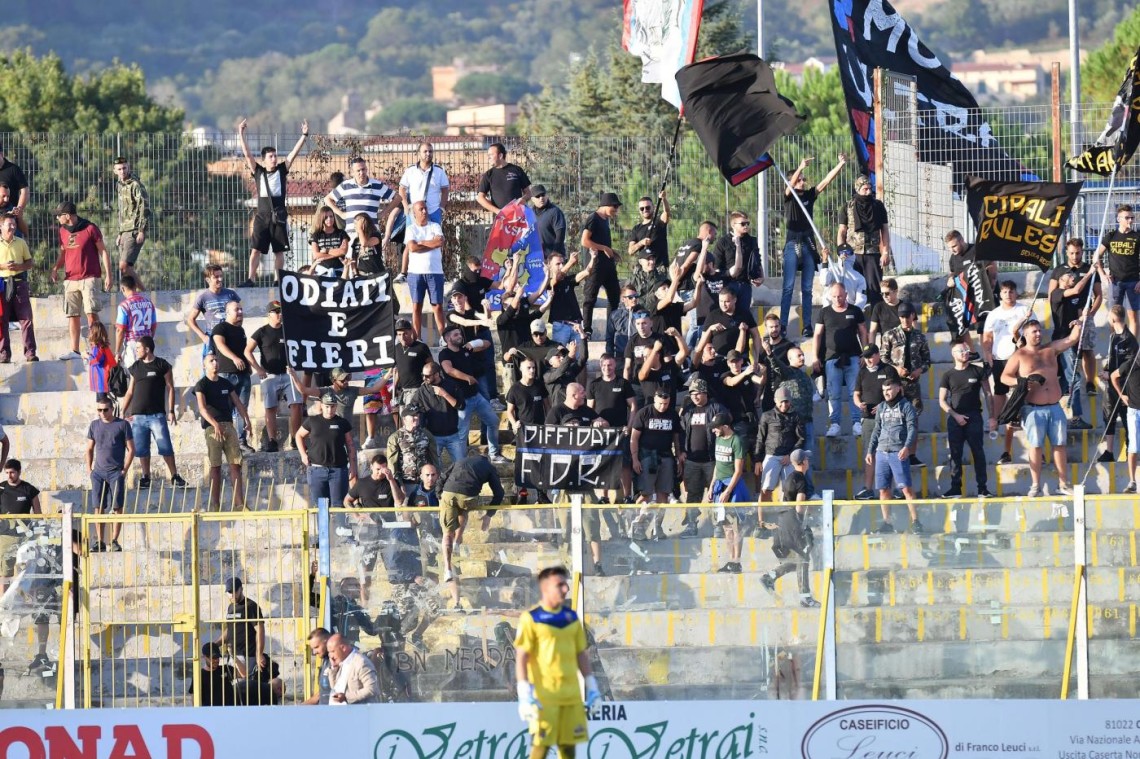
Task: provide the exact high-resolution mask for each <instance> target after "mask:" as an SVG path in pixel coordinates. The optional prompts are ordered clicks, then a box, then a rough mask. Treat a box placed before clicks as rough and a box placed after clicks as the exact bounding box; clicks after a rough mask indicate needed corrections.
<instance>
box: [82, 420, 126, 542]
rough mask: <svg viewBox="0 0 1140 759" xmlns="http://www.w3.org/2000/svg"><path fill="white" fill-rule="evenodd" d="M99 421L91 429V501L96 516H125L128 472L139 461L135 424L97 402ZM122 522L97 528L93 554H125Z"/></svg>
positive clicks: (89, 467) (89, 432)
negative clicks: (133, 425) (120, 535)
mask: <svg viewBox="0 0 1140 759" xmlns="http://www.w3.org/2000/svg"><path fill="white" fill-rule="evenodd" d="M95 414H96V418H95V420H94V421H93V422H91V425H90V426H89V427H88V428H87V472H88V473H89V474H90V475H91V498H92V501H93V505H94V507H95V509H94V510H95V513H104V514H105V513H107V512H108V511H111V512H114V513H116V514H122V513H123V496H124V491H125V490H126V482H127V470H128V469H130V468H131V462H132V461H134V458H135V442H134V440H133V438H132V437H131V425H130V424H128V423H127V422H126V421H125V420H123V419H119V418H118V417H117V416H115V408H114V406H112V405H111V402H110V401H109V400H97V401H95ZM122 529H123V525H122V523H121V522H114V523H110V522H105V523H100V524H96V525H95V539H94V540H93V541H92V542H91V552H92V553H98V552H99V551H106V550H107V549H108V543H107V542H106V541H105V538H110V544H109V547H110V550H112V551H121V550H123V549H122V548H120V547H119V531H120V530H122Z"/></svg>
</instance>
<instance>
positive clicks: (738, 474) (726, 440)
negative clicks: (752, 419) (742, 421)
mask: <svg viewBox="0 0 1140 759" xmlns="http://www.w3.org/2000/svg"><path fill="white" fill-rule="evenodd" d="M712 428H713V433H714V434H715V435H716V444H715V448H714V449H713V457H714V459H715V460H716V465H715V466H714V467H713V481H712V484H711V485H709V489H708V492H707V493H706V494H705V500H706V501H707V502H708V503H711V504H714V505H715V506H716V511H715V521H716V523H717V524H719V525H721V527H722V528H723V529H724V539H725V541H726V542H727V543H728V562H727V563H726V564H725V565H724V566H723V567H721V568H720V569H718V570H717V571H718V572H732V573H735V574H740V572H742V571H743V568H742V567H741V566H740V547H741V543H743V535H742V534H741V531H740V519H741V517H742V516H743V512H744V509H743V508H741V507H734V506H727V507H726V506H725V505H724V504H726V503H743V502H746V501H750V500H752V496H751V495H750V494H749V493H748V486H747V485H745V484H744V441H743V440H741V439H740V436H739V435H737V434H736V433H735V432H734V431H733V429H732V417H731V416H729V415H728V414H726V413H724V412H721V413H719V414H717V415H716V416H714V417H713V418H712Z"/></svg>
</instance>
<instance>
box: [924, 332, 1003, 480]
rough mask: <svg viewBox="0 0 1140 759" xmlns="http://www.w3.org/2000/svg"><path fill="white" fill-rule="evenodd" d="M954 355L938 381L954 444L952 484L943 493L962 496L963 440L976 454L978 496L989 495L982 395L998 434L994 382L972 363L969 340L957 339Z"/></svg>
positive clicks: (992, 429)
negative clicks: (991, 382)
mask: <svg viewBox="0 0 1140 759" xmlns="http://www.w3.org/2000/svg"><path fill="white" fill-rule="evenodd" d="M950 355H951V356H953V357H954V368H953V369H951V370H949V371H948V372H946V373H945V374H943V375H942V382H941V383H939V385H938V405H939V406H941V407H942V410H943V411H944V412H945V413H946V437H947V442H948V443H949V444H950V488H949V489H948V490H946V491H944V492H943V493H942V497H943V498H961V497H962V444H963V443H967V444H969V446H970V453H971V454H972V455H973V457H974V478H975V480H976V481H977V483H978V497H979V498H989V496H990V492H989V490H987V489H986V448H985V444H984V441H983V439H982V396H983V395H984V396H985V405H986V412H987V414H988V416H989V431H990V434H996V433H997V417H996V416H995V415H994V398H993V395H992V394H991V393H990V383H989V382H987V381H986V376H987V372H986V370H985V369H983V368H982V367H980V366H977V365H976V364H971V363H969V361H970V349H969V348H968V347H967V346H966V345H965V343H955V344H954V346H953V347H952V348H951V349H950Z"/></svg>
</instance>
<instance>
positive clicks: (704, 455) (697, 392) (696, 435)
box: [679, 377, 732, 538]
mask: <svg viewBox="0 0 1140 759" xmlns="http://www.w3.org/2000/svg"><path fill="white" fill-rule="evenodd" d="M689 401H690V403H689V405H687V406H686V407H685V408H684V410H682V411H681V442H682V445H683V446H684V451H685V471H684V472H683V474H682V475H681V491H682V496H683V498H684V501H685V503H699V502H700V501H701V500H702V499H703V498H704V494H705V493H706V492H707V491H708V489H709V487H710V486H711V485H712V483H713V469H714V468H715V467H716V460H715V457H714V451H715V449H716V432H715V428H714V427H713V423H712V420H713V419H714V418H715V417H716V416H717V415H718V414H726V415H728V416H730V417H731V416H732V415H731V414H730V413H729V411H728V409H727V408H726V407H724V406H723V405H721V404H720V403H717V402H716V401H713V400H710V396H709V385H708V383H707V382H706V381H705V380H703V379H701V378H700V377H696V378H695V379H693V380H692V381H691V382H690V383H689ZM700 514H701V510H700V509H699V508H696V507H690V508H688V509H685V516H684V517H683V518H682V520H681V524H682V526H683V527H684V530H683V531H682V532H681V534H680V536H679V537H682V538H695V537H697V521H698V519H699V518H700Z"/></svg>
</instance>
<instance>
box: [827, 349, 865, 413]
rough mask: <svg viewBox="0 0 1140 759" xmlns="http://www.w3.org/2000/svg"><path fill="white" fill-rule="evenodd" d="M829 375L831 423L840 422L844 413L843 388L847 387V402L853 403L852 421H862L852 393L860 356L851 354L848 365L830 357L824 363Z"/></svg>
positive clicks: (828, 406) (857, 373) (857, 374)
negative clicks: (843, 365)
mask: <svg viewBox="0 0 1140 759" xmlns="http://www.w3.org/2000/svg"><path fill="white" fill-rule="evenodd" d="M824 374H825V375H826V376H827V419H828V421H829V422H830V423H831V424H839V420H840V418H841V417H842V415H843V398H844V394H843V388H844V386H845V385H846V387H847V394H846V397H847V402H848V403H850V404H851V423H852V424H855V422H858V421H860V420H861V419H862V418H863V416H862V414H861V413H860V411H859V407H858V406H856V405H855V402H854V401H853V400H852V397H851V394H852V393H854V392H855V380H856V378H857V377H858V376H859V357H858V356H851V357H850V358H849V359H848V360H847V366H846V367H842V368H841V367H840V366H839V359H837V358H832V359H828V361H827V363H826V364H824Z"/></svg>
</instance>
